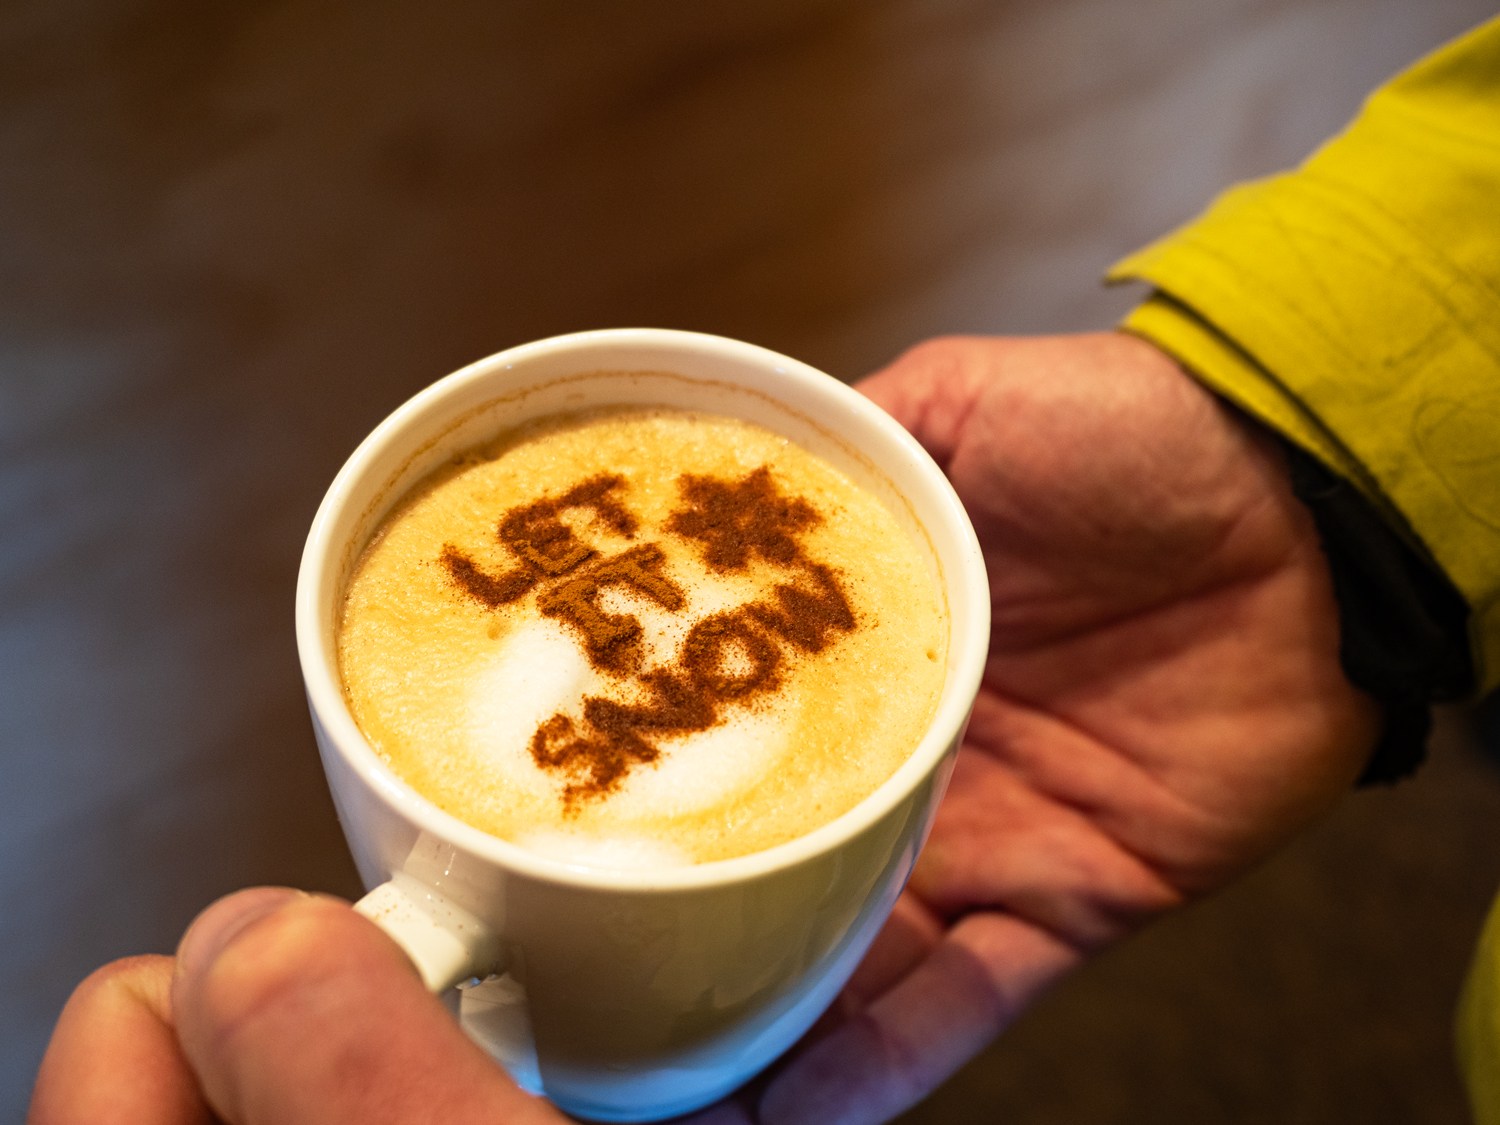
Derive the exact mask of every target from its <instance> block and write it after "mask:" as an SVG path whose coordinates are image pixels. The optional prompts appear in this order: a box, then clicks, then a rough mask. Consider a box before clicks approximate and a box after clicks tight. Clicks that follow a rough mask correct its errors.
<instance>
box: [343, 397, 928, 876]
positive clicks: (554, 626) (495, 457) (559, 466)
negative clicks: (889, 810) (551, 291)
mask: <svg viewBox="0 0 1500 1125" xmlns="http://www.w3.org/2000/svg"><path fill="white" fill-rule="evenodd" d="M767 467H768V468H769V469H770V471H771V475H772V478H773V479H774V480H775V482H776V488H777V490H778V492H779V493H780V494H784V495H786V496H789V497H798V498H802V499H803V500H805V502H807V503H810V504H811V505H812V507H813V508H814V509H816V511H817V513H818V516H819V518H818V521H817V524H816V526H815V527H812V528H810V529H808V530H806V531H805V533H804V532H801V531H799V532H798V543H799V550H804V552H805V556H803V557H804V561H803V563H799V564H797V566H801V568H802V569H800V570H799V569H797V566H793V567H792V568H791V569H788V567H787V565H786V564H785V563H784V562H783V563H782V564H777V565H773V563H772V562H768V561H767V560H765V559H754V560H752V561H751V562H750V563H749V564H748V565H745V566H743V567H742V568H740V569H738V570H736V569H732V568H731V569H729V570H724V569H720V570H717V571H716V570H714V569H713V568H712V567H709V566H707V565H706V564H705V554H704V549H703V545H702V543H699V542H696V541H694V540H693V539H692V538H691V536H684V535H672V534H669V533H668V532H667V531H666V530H664V529H666V528H667V527H668V525H669V524H670V522H671V513H672V512H673V511H674V510H675V508H676V506H679V505H681V503H682V487H681V479H682V476H683V474H684V473H691V474H696V475H699V476H703V477H713V478H715V479H723V480H725V481H735V480H740V479H744V478H746V476H747V474H750V473H754V472H756V471H758V470H761V469H763V468H767ZM602 472H608V473H611V474H618V475H619V476H620V477H621V478H622V481H623V483H622V484H621V485H620V486H619V488H617V489H616V491H615V495H616V496H617V497H618V498H619V500H620V502H621V503H622V504H624V505H625V506H626V507H627V508H628V509H629V510H630V512H631V513H632V514H633V516H634V517H635V518H636V519H637V520H638V526H637V527H636V528H635V529H634V531H632V532H630V533H629V534H625V533H622V532H621V531H620V530H619V529H618V528H612V527H610V526H606V523H607V521H605V520H604V519H603V518H602V517H599V516H598V515H597V514H591V513H589V512H587V511H582V510H572V509H570V510H568V511H566V512H565V513H564V514H563V516H562V517H561V518H562V522H563V523H564V524H566V526H567V527H568V528H569V529H570V530H571V533H572V534H573V535H574V536H576V538H577V540H578V541H580V542H582V543H584V544H586V545H587V546H589V547H590V548H592V549H593V550H594V551H595V555H596V557H598V558H607V557H609V556H611V555H617V554H619V553H621V552H624V551H627V550H631V549H638V548H640V547H641V545H643V544H649V545H654V546H655V547H656V548H657V549H659V551H660V553H661V558H660V560H659V565H658V569H657V573H658V574H659V576H660V577H662V578H663V579H665V580H666V581H668V582H670V583H671V584H672V585H673V586H674V588H676V589H677V590H680V591H681V595H682V598H681V603H680V604H677V605H675V607H674V608H668V607H665V606H664V605H662V604H660V602H659V601H657V600H654V599H653V597H652V596H648V595H649V591H646V592H643V591H642V590H639V589H632V588H631V587H630V586H629V585H628V584H619V585H611V586H608V587H604V588H600V589H599V590H598V591H597V596H596V597H595V598H594V604H596V606H597V608H598V609H599V610H600V611H602V612H603V613H605V614H614V615H625V616H629V617H633V618H634V619H635V620H637V621H638V622H639V623H640V627H641V636H640V642H639V657H638V665H637V666H636V667H634V668H632V669H625V670H621V669H619V668H610V667H608V666H599V665H597V661H591V659H590V657H589V655H588V653H587V652H586V651H585V645H584V644H583V643H582V637H581V635H580V634H579V632H578V629H577V628H576V627H575V625H574V624H572V623H570V622H569V621H567V620H563V619H559V618H557V617H553V616H547V615H545V614H543V613H542V612H541V611H540V609H539V606H540V605H541V604H542V603H541V602H540V601H539V598H540V597H541V596H542V592H543V591H545V590H546V589H547V588H549V586H548V583H552V584H553V586H554V587H555V585H556V584H557V583H559V582H562V581H565V580H566V579H568V578H570V577H573V576H576V575H577V574H582V573H586V572H587V568H586V567H583V566H580V567H578V568H577V569H574V570H571V571H568V572H567V573H566V574H562V575H550V574H549V575H545V576H540V575H539V576H536V582H537V586H536V589H533V590H530V591H529V592H527V593H526V594H524V595H523V596H517V597H515V598H513V599H512V600H509V601H506V602H505V603H504V604H498V605H490V604H481V603H480V602H478V601H476V600H475V599H474V598H473V597H471V596H469V595H467V594H466V593H465V592H464V591H463V590H462V589H460V588H458V587H457V586H455V584H454V581H453V579H452V577H451V575H450V574H449V573H448V572H447V571H445V570H444V568H443V566H442V565H441V563H440V562H439V560H440V558H441V557H442V554H443V551H444V550H445V549H449V548H453V547H454V545H455V544H456V545H458V547H461V548H462V550H463V551H464V552H465V555H466V557H471V558H472V559H473V563H474V566H475V567H476V568H478V569H479V570H482V571H483V572H484V573H487V574H492V575H496V576H501V575H505V574H507V573H510V572H512V571H515V570H516V568H517V567H520V566H523V565H524V564H523V563H522V562H518V559H519V558H520V556H518V555H517V554H516V552H515V549H514V548H507V547H506V546H505V544H504V543H502V542H500V541H497V539H496V527H497V522H498V521H499V520H501V519H502V518H503V517H504V515H505V514H506V513H507V512H513V511H515V510H517V509H518V508H521V507H524V506H525V505H528V504H534V503H535V502H536V501H538V500H542V499H545V498H555V497H558V496H561V495H564V494H566V493H567V492H568V490H569V489H570V488H573V487H574V486H576V485H578V484H579V483H580V482H581V481H584V480H587V479H589V478H590V477H591V476H593V475H594V474H597V473H602ZM810 564H815V565H816V566H818V567H822V568H824V571H825V572H826V573H828V574H831V575H835V576H837V580H838V582H839V583H840V584H841V588H842V589H843V590H844V591H845V594H846V595H847V598H848V600H849V604H850V606H851V607H852V609H853V611H854V615H855V626H854V627H853V628H852V629H850V630H845V631H839V630H833V631H830V632H829V633H828V635H827V644H826V647H824V648H822V649H821V650H819V651H807V650H804V649H802V648H799V647H798V645H797V644H796V643H794V642H793V641H791V640H789V639H787V638H786V637H783V636H781V635H778V634H776V633H775V632H774V631H772V630H770V629H768V628H767V627H765V626H763V625H757V626H756V627H755V630H756V631H755V636H756V637H757V638H759V641H758V643H761V644H765V643H773V645H774V648H775V651H776V653H777V654H778V655H777V660H778V663H777V664H776V676H775V685H774V689H773V690H768V691H766V692H764V693H761V694H758V695H753V696H749V697H746V698H744V699H737V698H729V699H721V700H719V701H718V702H717V703H715V710H714V717H713V721H712V723H711V725H706V727H705V729H693V730H686V731H667V732H664V733H655V732H653V731H651V730H649V729H647V728H642V730H644V731H645V734H646V736H647V737H648V741H650V742H651V744H652V745H653V747H654V749H655V751H657V752H658V757H657V758H656V760H654V761H650V762H644V763H636V764H634V765H633V766H632V768H629V769H628V770H627V771H626V772H625V773H624V775H623V776H622V777H621V778H619V779H618V781H617V782H614V783H612V784H611V785H610V786H609V787H607V788H606V789H605V791H603V792H599V793H596V792H587V793H585V795H584V796H583V797H581V798H578V799H574V800H572V801H568V800H565V799H564V794H565V786H566V784H567V783H568V780H569V779H568V777H567V776H566V775H564V774H561V773H559V771H558V769H557V768H544V767H543V765H542V764H540V761H541V760H540V759H538V758H537V756H536V754H535V753H534V746H533V739H534V738H535V737H536V736H537V733H538V730H539V728H541V727H542V726H543V725H544V724H546V723H548V722H549V721H556V720H557V717H559V716H561V717H564V718H565V719H566V720H567V721H568V722H569V723H571V724H572V729H573V730H575V731H579V732H586V731H588V730H589V729H590V728H589V724H588V721H587V720H586V718H585V702H586V701H587V700H590V699H593V700H600V699H603V700H612V701H614V702H615V703H618V704H624V705H627V706H635V707H646V706H650V705H653V700H654V699H655V696H654V694H653V691H652V690H651V689H648V687H646V686H645V684H646V682H647V680H645V679H643V678H642V677H649V676H650V674H651V673H652V672H653V671H664V672H667V673H668V674H670V675H673V676H675V677H677V679H678V680H679V681H680V682H686V681H685V680H684V679H683V677H684V676H685V675H687V674H686V673H684V672H683V671H682V669H683V659H684V641H685V639H686V638H687V636H688V634H689V632H690V630H692V628H693V626H694V625H695V624H696V623H698V622H700V621H703V620H704V619H705V618H709V617H712V616H714V615H720V616H722V615H725V614H732V613H735V612H737V611H740V610H742V609H743V607H745V606H747V605H750V604H752V603H756V604H762V605H769V606H773V607H774V606H775V605H776V604H778V603H776V601H775V598H774V595H773V591H774V588H775V587H776V586H777V585H778V584H786V585H794V586H797V587H798V588H811V587H809V582H810V581H811V580H810V579H809V578H808V574H809V573H811V572H810V571H807V569H806V567H807V565H810ZM945 649H946V622H945V615H944V611H943V606H942V604H941V599H940V595H939V593H938V590H937V587H936V585H935V583H934V582H933V579H932V576H931V569H930V564H929V562H928V561H927V557H926V555H925V554H924V552H923V549H922V547H921V545H920V544H919V543H917V542H916V541H915V540H913V538H912V537H911V536H910V535H909V534H908V533H907V532H906V531H905V529H904V528H903V527H902V526H901V525H900V524H899V523H898V522H897V521H896V520H895V519H894V517H892V515H891V514H890V513H889V512H888V511H886V510H885V509H884V508H883V507H882V506H881V504H880V503H879V502H878V501H877V500H876V499H875V498H874V497H873V496H871V495H870V494H869V493H866V492H865V491H863V490H862V489H860V488H858V487H857V486H855V485H854V484H853V483H851V482H850V481H848V480H847V479H846V478H844V477H843V476H842V475H841V474H839V473H838V472H836V471H835V470H834V469H833V468H832V467H831V466H829V465H828V464H827V463H826V462H823V461H821V460H820V459H818V458H815V457H813V456H812V455H811V454H809V453H807V452H806V451H804V450H802V449H800V448H798V447H797V446H795V445H792V444H791V443H789V442H787V441H786V440H785V439H784V438H781V437H780V436H778V435H775V434H773V433H771V432H769V431H766V430H763V429H760V428H759V427H756V426H752V425H750V424H748V423H744V422H739V421H735V420H730V419H721V418H714V417H711V416H704V415H697V414H690V413H687V412H683V411H676V410H667V409H656V410H632V411H627V412H613V413H606V414H599V415H597V416H594V415H584V416H573V417H571V418H565V419H557V420H554V421H552V422H549V423H547V424H545V425H543V426H541V427H536V428H534V429H533V430H530V431H528V432H526V433H524V434H521V435H518V436H514V435H513V436H510V437H507V438H506V439H505V440H503V441H501V442H499V443H496V444H495V445H494V446H493V447H491V448H488V449H486V450H484V451H482V452H480V453H477V454H474V455H471V456H468V457H466V458H464V459H463V460H462V462H461V463H460V464H457V465H455V466H454V467H452V468H450V469H447V470H445V471H443V472H440V473H438V474H435V475H434V477H432V478H430V479H429V480H428V481H426V482H424V483H423V484H421V485H419V486H418V488H416V489H415V490H413V492H412V494H411V495H410V496H409V497H408V498H407V499H406V500H405V501H404V502H403V503H402V504H400V505H398V507H397V509H396V511H395V512H394V513H393V515H392V516H391V517H389V518H388V521H387V523H386V524H385V525H384V526H382V528H381V529H380V530H379V532H378V533H377V535H376V536H375V537H374V539H373V540H372V542H371V545H370V546H369V547H368V548H367V550H366V552H365V554H364V556H363V557H362V558H361V560H360V562H359V564H358V566H357V567H356V570H355V574H354V576H353V578H352V579H351V582H350V586H349V590H348V595H347V601H346V606H345V613H344V618H343V623H342V627H341V632H340V655H341V665H342V670H343V675H344V679H345V686H346V693H347V696H348V698H349V701H350V705H351V709H352V710H353V711H354V713H355V718H356V720H357V721H358V722H359V724H360V726H361V729H362V730H363V731H364V732H365V734H366V736H367V738H369V740H370V741H371V743H372V744H373V745H374V746H375V747H376V749H377V750H378V751H379V752H381V753H382V754H383V755H384V756H385V757H386V758H387V760H388V761H389V762H390V763H391V765H392V767H393V768H394V769H395V770H396V771H397V772H398V773H399V774H401V775H402V776H403V777H404V778H405V779H406V780H407V781H408V782H409V783H410V784H411V785H412V786H413V787H414V788H416V789H417V790H418V791H419V792H421V793H423V794H424V795H425V796H427V797H428V798H429V799H430V800H432V801H434V802H435V803H436V804H438V805H439V806H440V807H443V808H445V809H447V810H448V811H449V812H451V813H453V814H454V815H456V816H459V817H460V818H462V819H464V820H467V821H469V822H470V823H472V824H474V825H475V826H477V827H479V828H481V829H483V830H485V831H488V832H491V833H493V834H495V835H498V836H501V837H504V838H506V839H509V840H511V841H513V842H515V843H517V844H519V845H521V846H523V847H526V848H529V849H531V850H533V851H536V852H538V853H540V854H545V855H550V856H553V857H555V858H560V859H563V860H565V861H567V862H571V863H578V864H584V865H588V866H598V867H667V866H677V865H681V864H684V863H695V862H703V861H706V860H712V859H718V858H724V857H727V856H731V855H738V854H744V853H746V852H751V851H757V850H760V849H761V848H764V847H769V846H771V845H773V844H776V843H780V842H782V841H784V840H787V839H792V838H794V837H796V836H798V835H801V834H803V833H805V832H807V831H809V830H811V829H812V828H815V827H817V826H818V825H819V824H822V823H824V822H826V821H827V820H830V819H832V818H833V817H835V816H837V815H838V814H839V813H841V812H843V811H845V810H846V809H847V808H849V807H852V805H853V804H855V803H857V802H858V801H859V800H860V799H861V798H862V797H864V796H866V795H867V794H868V793H869V792H871V791H872V790H873V789H874V788H875V787H876V786H877V785H879V783H880V782H881V781H883V780H884V779H885V778H886V777H887V776H889V774H890V773H891V772H892V771H893V770H894V769H895V768H896V767H897V766H899V765H900V763H901V762H902V761H903V760H904V759H905V758H906V756H907V755H908V754H909V753H910V751H911V749H912V748H913V747H914V746H915V744H916V742H917V741H918V740H919V738H920V737H921V734H922V732H923V731H924V730H925V728H926V724H927V721H928V719H929V717H930V715H931V712H932V710H933V708H934V707H935V705H936V700H937V695H938V693H939V691H940V689H941V684H942V678H943V667H944V663H945V656H944V654H945ZM719 651H720V652H721V657H722V659H721V664H720V665H719V667H720V669H721V671H722V672H723V673H724V674H725V675H727V676H729V677H731V678H732V677H735V676H741V675H746V674H748V671H749V670H750V668H751V667H752V657H751V656H750V654H749V653H748V650H745V649H742V648H740V647H737V646H736V644H735V643H732V642H731V643H728V644H726V645H723V646H721V647H720V649H719ZM699 725H703V724H699ZM574 780H576V776H575V777H574Z"/></svg>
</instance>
